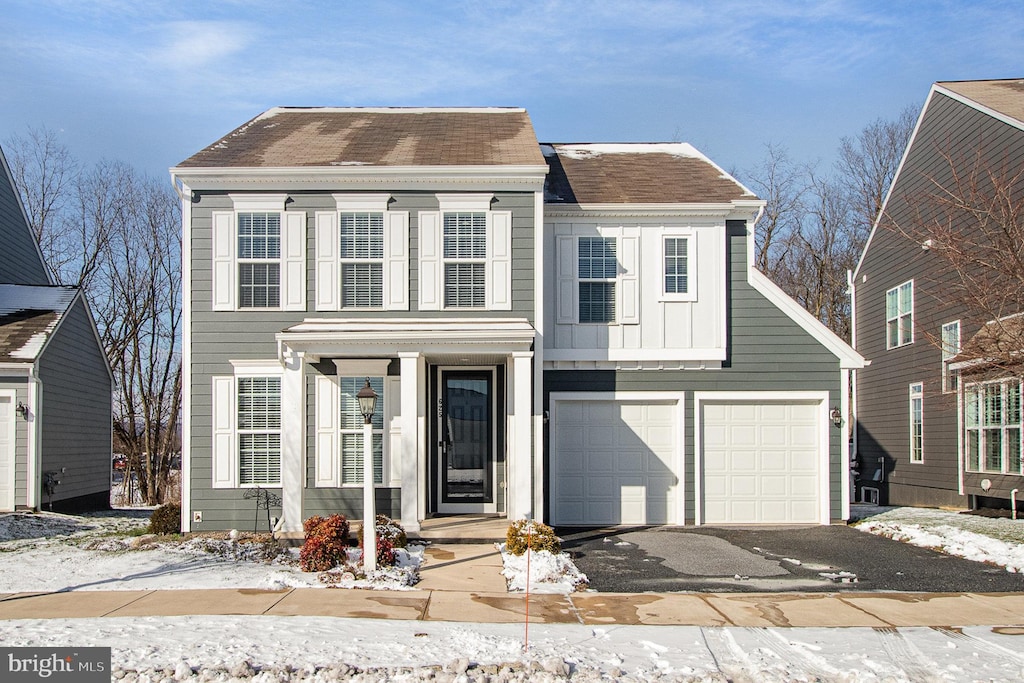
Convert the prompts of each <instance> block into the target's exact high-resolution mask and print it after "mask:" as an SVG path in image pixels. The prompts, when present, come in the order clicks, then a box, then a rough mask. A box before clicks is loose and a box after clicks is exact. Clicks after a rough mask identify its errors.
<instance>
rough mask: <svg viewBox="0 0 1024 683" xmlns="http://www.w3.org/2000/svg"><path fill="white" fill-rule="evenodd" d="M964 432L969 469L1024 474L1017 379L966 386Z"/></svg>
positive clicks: (1019, 397)
mask: <svg viewBox="0 0 1024 683" xmlns="http://www.w3.org/2000/svg"><path fill="white" fill-rule="evenodd" d="M964 432H965V434H964V446H965V449H966V451H967V454H966V458H965V460H966V463H965V464H966V467H967V469H968V470H970V471H973V472H991V473H993V474H1018V475H1020V474H1024V469H1022V463H1021V381H1020V378H1013V379H1007V380H1001V381H996V382H983V383H978V384H969V385H967V386H965V387H964Z"/></svg>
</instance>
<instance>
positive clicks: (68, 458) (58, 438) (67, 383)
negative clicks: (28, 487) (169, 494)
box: [38, 297, 112, 505]
mask: <svg viewBox="0 0 1024 683" xmlns="http://www.w3.org/2000/svg"><path fill="white" fill-rule="evenodd" d="M105 363H106V361H105V360H104V357H103V349H101V348H100V346H99V342H98V341H97V339H96V335H95V333H94V332H93V328H92V323H91V322H90V320H89V313H88V309H86V307H85V303H84V301H83V300H82V298H81V297H79V298H76V299H75V301H74V303H73V304H72V305H71V308H70V309H69V310H68V312H67V313H66V314H65V316H64V320H63V321H62V322H61V324H60V325H59V326H58V327H57V330H56V331H55V333H54V335H53V338H51V339H50V341H49V342H48V343H47V345H46V348H45V349H44V351H43V354H42V356H41V358H40V359H39V361H38V366H39V379H40V383H41V384H42V391H41V393H42V406H41V409H40V411H39V412H40V414H41V416H42V424H41V429H40V432H41V434H40V449H41V454H42V467H41V468H40V474H41V475H42V474H43V473H45V472H47V471H56V472H60V470H61V468H65V471H64V472H63V473H61V474H59V475H58V478H59V479H60V485H59V486H58V487H57V489H56V492H55V493H54V496H53V500H54V502H55V503H56V502H57V501H70V500H73V499H82V503H83V504H87V503H88V501H89V500H92V499H95V501H96V503H99V504H103V505H109V498H110V467H111V443H110V430H111V389H112V387H111V381H110V374H109V373H108V372H107V367H106V364H105ZM40 501H41V503H46V502H47V499H46V497H45V496H42V497H41V498H40Z"/></svg>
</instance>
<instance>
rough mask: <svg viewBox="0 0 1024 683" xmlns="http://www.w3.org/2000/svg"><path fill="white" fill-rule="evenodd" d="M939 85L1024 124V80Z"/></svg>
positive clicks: (959, 82) (943, 83)
mask: <svg viewBox="0 0 1024 683" xmlns="http://www.w3.org/2000/svg"><path fill="white" fill-rule="evenodd" d="M937 85H939V86H940V87H943V88H945V89H946V90H951V91H953V92H955V93H956V94H958V95H961V96H962V97H966V98H967V99H969V100H973V101H975V102H977V103H978V104H980V105H982V106H983V107H988V108H989V109H992V110H993V111H997V112H999V113H1000V114H1003V115H1004V116H1009V117H1011V118H1014V119H1017V120H1018V121H1021V122H1024V79H1020V78H1014V79H1005V80H994V81H941V82H939V83H937Z"/></svg>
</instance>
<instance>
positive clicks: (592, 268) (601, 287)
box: [578, 237, 618, 323]
mask: <svg viewBox="0 0 1024 683" xmlns="http://www.w3.org/2000/svg"><path fill="white" fill-rule="evenodd" d="M616 251H617V250H616V244H615V238H614V237H580V238H579V243H578V259H579V260H578V273H579V322H581V323H610V322H615V284H616V282H615V280H616V277H617V276H618V260H617V258H616Z"/></svg>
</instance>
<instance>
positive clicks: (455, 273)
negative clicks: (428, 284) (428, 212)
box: [443, 211, 487, 308]
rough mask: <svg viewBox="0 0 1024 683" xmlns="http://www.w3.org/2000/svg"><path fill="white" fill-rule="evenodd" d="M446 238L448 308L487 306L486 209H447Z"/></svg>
mask: <svg viewBox="0 0 1024 683" xmlns="http://www.w3.org/2000/svg"><path fill="white" fill-rule="evenodd" d="M443 240H444V242H443V244H444V247H443V248H444V305H445V308H483V307H485V306H486V291H487V290H486V286H487V283H486V266H487V214H486V212H483V211H459V212H446V213H445V214H444V226H443Z"/></svg>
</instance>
